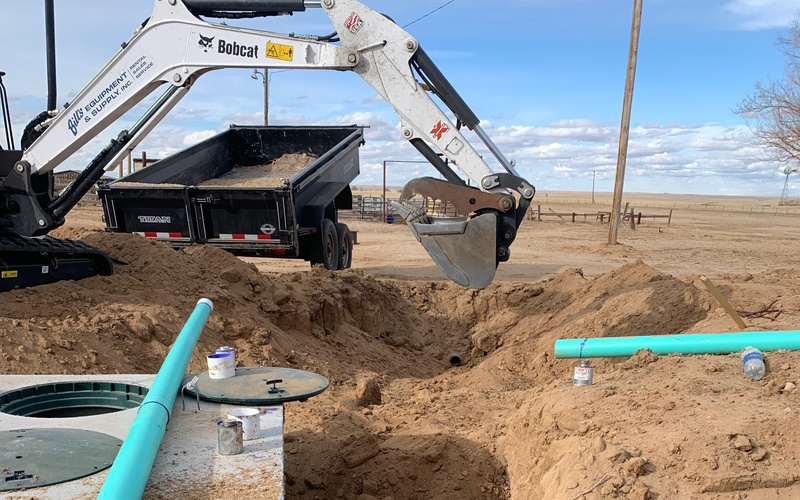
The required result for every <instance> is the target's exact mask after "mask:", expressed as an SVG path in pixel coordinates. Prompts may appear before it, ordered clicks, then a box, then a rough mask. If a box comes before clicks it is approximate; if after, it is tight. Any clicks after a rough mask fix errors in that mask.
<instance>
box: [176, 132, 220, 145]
mask: <svg viewBox="0 0 800 500" xmlns="http://www.w3.org/2000/svg"><path fill="white" fill-rule="evenodd" d="M216 134H217V131H216V130H198V131H196V132H190V133H188V134H186V135H185V136H184V138H183V145H184V146H192V145H194V144H197V143H198V142H200V141H204V140H206V139H208V138H209V137H212V136H214V135H216Z"/></svg>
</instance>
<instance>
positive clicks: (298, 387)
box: [181, 366, 330, 406]
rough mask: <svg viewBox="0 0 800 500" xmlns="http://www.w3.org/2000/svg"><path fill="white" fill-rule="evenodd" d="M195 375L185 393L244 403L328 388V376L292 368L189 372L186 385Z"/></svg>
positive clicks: (306, 395)
mask: <svg viewBox="0 0 800 500" xmlns="http://www.w3.org/2000/svg"><path fill="white" fill-rule="evenodd" d="M195 376H197V378H198V380H197V382H196V383H195V386H194V389H189V388H186V391H185V392H186V393H188V394H191V395H193V396H194V395H197V396H199V397H200V399H202V400H204V401H212V402H215V403H226V404H235V405H245V406H268V405H276V404H281V403H287V402H289V401H305V400H307V399H308V398H310V397H312V396H316V395H317V394H320V393H322V392H323V391H325V389H327V388H328V385H330V383H329V382H328V379H327V378H325V377H323V376H322V375H320V374H318V373H313V372H307V371H305V370H295V369H294V368H278V367H271V366H254V367H245V368H236V376H235V377H229V378H223V379H212V378H211V377H209V374H208V372H203V373H199V374H197V375H194V374H189V375H186V376H185V377H184V378H183V382H181V386H185V385H186V384H187V383H189V382H190V381H191V380H192V379H193V378H194V377H195Z"/></svg>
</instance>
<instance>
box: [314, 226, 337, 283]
mask: <svg viewBox="0 0 800 500" xmlns="http://www.w3.org/2000/svg"><path fill="white" fill-rule="evenodd" d="M315 239H316V241H315V242H314V243H313V244H312V245H313V246H312V248H311V255H310V259H309V260H310V261H311V265H312V266H313V265H315V264H322V265H323V266H324V267H325V269H329V270H331V271H336V270H337V269H338V268H339V235H338V234H337V233H336V226H335V225H334V224H333V221H332V220H330V219H322V228H321V231H320V235H319V237H318V238H315Z"/></svg>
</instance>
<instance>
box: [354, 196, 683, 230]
mask: <svg viewBox="0 0 800 500" xmlns="http://www.w3.org/2000/svg"><path fill="white" fill-rule="evenodd" d="M392 201H398V199H397V198H390V199H388V200H387V203H388V206H387V207H386V211H385V212H384V206H383V198H381V197H380V196H361V195H355V196H353V210H352V212H347V211H343V212H340V213H339V217H340V218H343V219H359V220H382V219H383V218H384V214H386V215H385V217H386V219H387V220H386V222H389V223H394V222H396V221H397V220H398V218H399V215H398V213H397V211H395V210H394V209H393V208H392V204H391V202H392ZM411 203H413V204H414V205H416V206H417V207H422V206H423V205H424V206H425V210H426V212H427V213H428V214H430V215H435V216H438V217H443V216H454V215H458V214H457V213H456V211H455V210H454V209H453V206H452V204H448V203H447V202H442V201H440V200H433V199H429V198H426V199H421V198H415V199H413V200H411ZM556 218H557V219H559V220H560V221H562V222H572V223H576V222H584V223H589V222H591V223H599V224H607V223H608V222H609V221H610V219H611V212H605V211H595V212H564V211H556V210H554V209H553V208H548V207H543V206H542V205H532V206H531V207H530V208H529V209H528V213H527V215H526V219H527V220H529V221H542V220H546V219H556ZM631 218H633V223H634V224H635V225H639V224H641V223H642V222H648V221H651V222H660V223H666V225H668V226H669V225H670V224H671V223H672V210H671V209H670V210H668V213H662V214H656V213H644V212H641V211H639V212H636V209H635V208H634V207H631V208H627V207H626V210H625V213H624V215H623V217H622V220H623V222H627V223H630V221H631Z"/></svg>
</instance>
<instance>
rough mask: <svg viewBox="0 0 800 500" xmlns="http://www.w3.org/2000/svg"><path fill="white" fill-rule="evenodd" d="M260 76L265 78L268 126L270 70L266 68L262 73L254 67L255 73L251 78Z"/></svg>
mask: <svg viewBox="0 0 800 500" xmlns="http://www.w3.org/2000/svg"><path fill="white" fill-rule="evenodd" d="M259 76H261V78H263V79H264V126H265V127H266V126H267V125H269V70H268V69H267V68H264V72H263V73H262V72H261V71H258V70H257V69H255V68H253V74H252V75H250V78H252V79H253V80H258V77H259Z"/></svg>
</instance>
